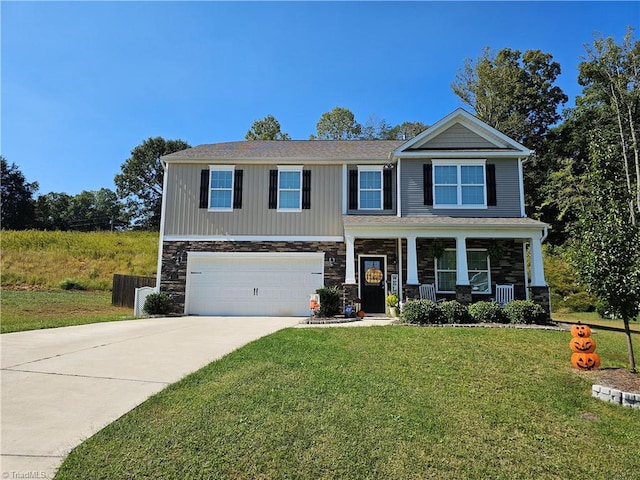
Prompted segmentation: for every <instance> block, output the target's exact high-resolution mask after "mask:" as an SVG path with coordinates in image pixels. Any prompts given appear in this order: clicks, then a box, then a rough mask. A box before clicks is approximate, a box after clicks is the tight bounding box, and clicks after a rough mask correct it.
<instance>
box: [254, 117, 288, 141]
mask: <svg viewBox="0 0 640 480" xmlns="http://www.w3.org/2000/svg"><path fill="white" fill-rule="evenodd" d="M244 138H245V140H291V137H290V136H289V134H288V133H282V130H281V128H280V122H278V120H277V119H276V117H274V116H273V115H267V116H266V117H264V118H263V119H260V120H256V121H255V122H253V125H251V128H250V129H249V130H248V131H247V134H246V135H245V136H244Z"/></svg>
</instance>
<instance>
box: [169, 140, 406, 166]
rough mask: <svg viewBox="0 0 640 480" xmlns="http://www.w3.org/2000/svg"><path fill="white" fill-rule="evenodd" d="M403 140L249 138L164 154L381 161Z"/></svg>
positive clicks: (174, 157) (190, 158)
mask: <svg viewBox="0 0 640 480" xmlns="http://www.w3.org/2000/svg"><path fill="white" fill-rule="evenodd" d="M403 143H404V141H402V140H247V141H242V142H225V143H214V144H207V145H199V146H197V147H194V148H188V149H186V150H182V151H180V152H176V153H172V154H169V155H165V156H163V157H162V160H163V161H165V162H172V163H173V162H183V163H187V162H189V163H191V162H205V161H236V160H237V161H255V162H264V161H268V160H277V161H287V160H289V161H296V162H307V161H311V162H313V161H318V162H320V161H336V160H344V161H380V162H388V161H389V156H390V154H391V153H392V152H393V151H394V150H395V149H396V148H398V147H399V146H400V145H402V144H403Z"/></svg>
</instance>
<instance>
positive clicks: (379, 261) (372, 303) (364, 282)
mask: <svg viewBox="0 0 640 480" xmlns="http://www.w3.org/2000/svg"><path fill="white" fill-rule="evenodd" d="M384 294H385V272H384V257H360V299H361V300H362V310H364V311H365V313H384V312H385V298H384Z"/></svg>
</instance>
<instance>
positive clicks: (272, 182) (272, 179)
mask: <svg viewBox="0 0 640 480" xmlns="http://www.w3.org/2000/svg"><path fill="white" fill-rule="evenodd" d="M269 208H271V209H273V208H278V170H269Z"/></svg>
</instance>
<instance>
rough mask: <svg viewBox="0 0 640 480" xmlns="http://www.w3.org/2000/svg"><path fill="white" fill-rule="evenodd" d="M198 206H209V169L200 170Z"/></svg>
mask: <svg viewBox="0 0 640 480" xmlns="http://www.w3.org/2000/svg"><path fill="white" fill-rule="evenodd" d="M200 208H209V169H206V170H200Z"/></svg>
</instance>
